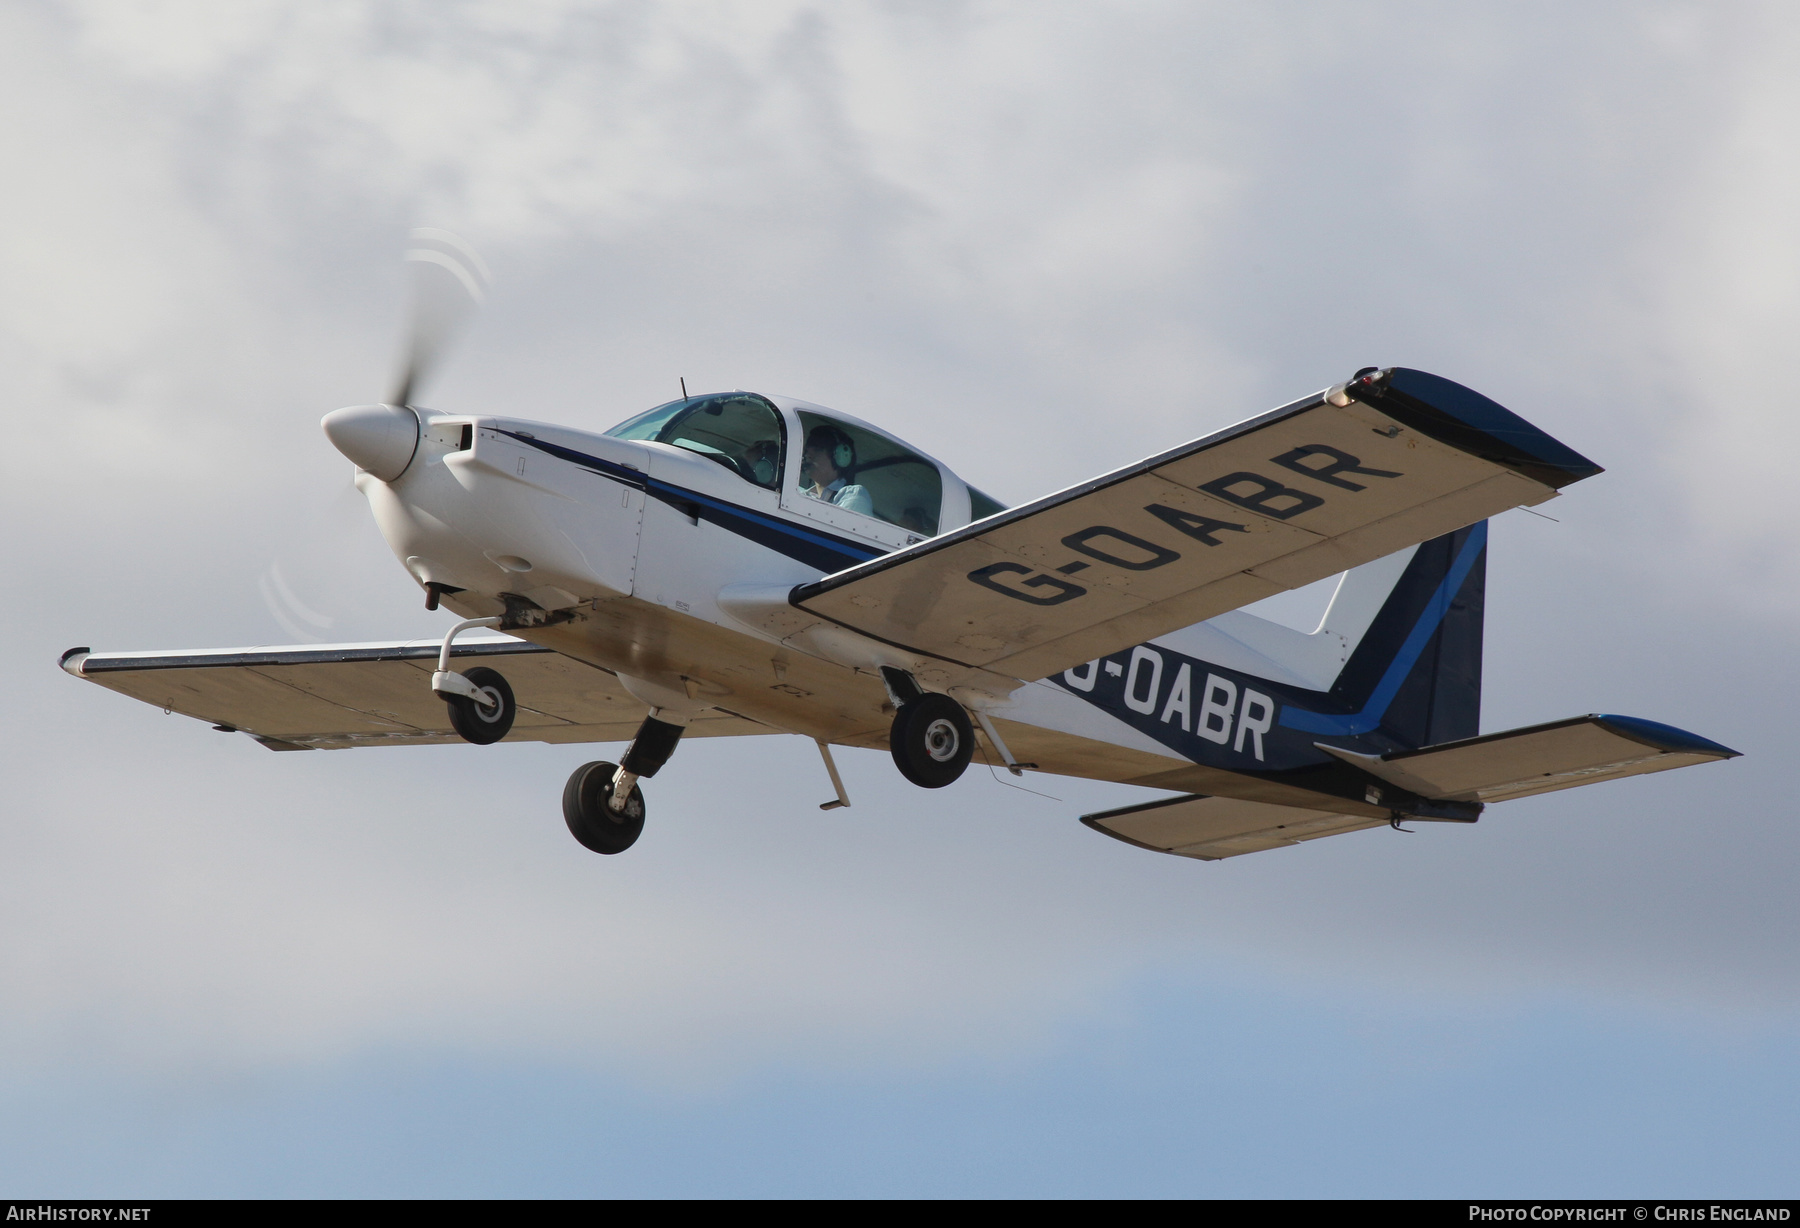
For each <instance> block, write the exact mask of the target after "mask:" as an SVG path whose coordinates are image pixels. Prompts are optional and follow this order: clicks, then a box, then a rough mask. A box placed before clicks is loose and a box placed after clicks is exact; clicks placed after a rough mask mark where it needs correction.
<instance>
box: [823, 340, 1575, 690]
mask: <svg viewBox="0 0 1800 1228" xmlns="http://www.w3.org/2000/svg"><path fill="white" fill-rule="evenodd" d="M1350 387H1351V390H1352V393H1353V394H1354V396H1356V397H1360V398H1362V399H1360V400H1358V399H1352V397H1351V396H1350V395H1346V394H1345V393H1344V392H1343V391H1341V390H1339V391H1334V392H1332V393H1326V394H1320V395H1319V396H1315V397H1310V398H1308V399H1306V400H1304V401H1298V402H1295V403H1294V404H1292V405H1289V406H1286V407H1284V408H1282V409H1278V410H1274V411H1273V412H1271V413H1268V414H1264V415H1263V416H1261V417H1259V418H1253V419H1251V420H1250V421H1248V422H1244V423H1241V424H1239V425H1237V426H1234V427H1231V428H1229V429H1227V430H1224V431H1220V432H1218V433H1217V434H1214V435H1209V436H1206V437H1205V438H1203V439H1199V440H1196V441H1194V442H1193V443H1189V444H1186V445H1184V446H1182V447H1179V448H1176V449H1174V450H1173V451H1170V452H1166V453H1163V454H1162V455H1160V456H1154V457H1151V458H1150V459H1148V460H1145V461H1141V462H1139V463H1138V464H1135V465H1131V466H1129V467H1127V468H1125V469H1121V470H1118V471H1116V472H1114V473H1110V474H1107V475H1105V476H1103V477H1100V478H1096V479H1094V480H1093V481H1091V482H1088V483H1085V484H1083V485H1081V486H1077V487H1073V488H1071V489H1069V490H1065V491H1062V492H1060V493H1058V494H1055V495H1051V496H1049V497H1047V498H1044V499H1040V500H1038V501H1037V502H1036V503H1032V504H1028V505H1026V506H1024V507H1020V508H1015V509H1013V510H1012V511H1009V512H1002V513H1000V514H999V515H996V516H990V517H988V518H987V519H985V520H981V521H977V522H976V523H975V524H973V525H970V526H968V527H967V528H964V529H961V530H958V531H957V532H954V533H949V534H945V535H944V536H942V537H938V538H933V539H932V540H931V541H929V542H925V543H922V544H920V545H918V546H915V547H912V548H910V549H907V550H903V551H899V552H897V553H895V554H892V555H887V556H885V557H883V558H880V559H876V560H872V561H871V562H868V563H865V564H862V565H860V566H857V567H853V568H850V569H849V570H847V571H843V572H839V573H838V574H836V575H834V576H828V577H826V578H825V579H823V580H820V581H817V582H816V583H812V584H804V585H801V586H800V587H798V588H796V589H794V590H793V594H792V596H791V598H790V600H791V601H792V602H793V604H794V605H795V606H798V607H799V608H800V609H802V610H806V611H808V612H810V613H813V614H815V615H818V616H821V617H824V618H827V619H830V620H831V621H833V622H836V623H838V624H840V625H841V626H844V627H848V628H851V629H852V630H855V631H859V632H862V633H863V634H865V635H870V636H873V637H875V638H876V639H880V640H884V641H886V642H888V643H890V644H894V645H897V646H899V647H902V648H905V649H907V650H909V651H912V652H916V653H922V654H926V655H930V656H936V657H939V658H942V659H945V660H949V661H954V662H957V663H959V664H962V665H967V666H973V667H979V668H985V669H989V670H993V671H995V672H998V673H1002V674H1006V675H1009V676H1011V677H1014V678H1020V679H1026V680H1030V679H1035V678H1042V677H1047V676H1048V675H1050V674H1052V673H1055V672H1057V671H1058V670H1062V669H1067V668H1069V667H1072V666H1075V665H1079V664H1081V663H1083V662H1085V661H1090V660H1093V659H1095V658H1096V657H1101V656H1104V655H1106V654H1107V653H1111V652H1116V651H1118V650H1119V649H1121V648H1127V647H1130V646H1131V645H1133V644H1139V643H1142V642H1144V641H1146V640H1149V639H1151V638H1153V637H1155V636H1158V635H1163V634H1166V633H1168V632H1170V631H1173V630H1176V629H1177V628H1181V627H1187V626H1192V625H1193V624H1195V623H1197V622H1202V621H1204V620H1206V619H1208V618H1212V617H1214V616H1216V615H1219V614H1223V613H1225V612H1227V611H1229V610H1234V609H1237V608H1238V607H1240V606H1243V605H1247V604H1248V603H1250V602H1253V601H1257V600H1259V599H1261V598H1263V597H1267V596H1269V595H1271V594H1273V593H1276V592H1280V591H1283V590H1286V589H1291V588H1298V587H1300V586H1301V585H1304V584H1310V583H1312V582H1313V581H1314V580H1318V579H1321V578H1323V577H1325V576H1329V575H1333V574H1335V573H1337V572H1340V571H1344V570H1346V569H1348V568H1351V567H1356V566H1359V565H1360V564H1363V563H1366V562H1369V561H1371V560H1373V559H1378V558H1382V557H1384V556H1386V555H1388V554H1391V553H1393V552H1394V551H1396V550H1400V549H1404V548H1405V547H1407V546H1411V545H1415V544H1417V543H1418V542H1421V541H1425V540H1428V539H1430V538H1433V537H1437V536H1439V535H1441V534H1444V533H1448V532H1451V531H1453V530H1455V529H1459V528H1462V527H1463V526H1464V525H1468V524H1472V523H1474V522H1475V521H1477V520H1481V519H1483V518H1485V517H1488V516H1492V515H1494V514H1496V513H1498V512H1502V511H1505V510H1507V509H1508V508H1512V507H1517V506H1519V505H1521V504H1532V503H1540V502H1542V501H1544V500H1545V499H1548V498H1551V497H1552V496H1553V495H1554V494H1555V493H1556V489H1557V488H1558V487H1560V486H1563V485H1567V484H1568V483H1570V482H1574V481H1578V480H1580V479H1581V478H1584V477H1588V476H1590V475H1592V474H1594V473H1598V472H1599V468H1598V466H1596V465H1594V464H1593V463H1592V462H1591V461H1588V460H1586V459H1585V458H1583V457H1581V456H1578V455H1576V454H1575V453H1573V452H1571V451H1569V449H1568V448H1566V447H1564V446H1563V445H1562V444H1560V443H1558V442H1557V441H1556V440H1554V439H1552V438H1551V437H1550V436H1548V435H1546V434H1544V433H1543V432H1542V431H1539V430H1538V429H1537V428H1535V427H1533V426H1532V425H1531V424H1530V423H1528V422H1526V421H1524V420H1523V419H1522V418H1519V417H1518V416H1517V415H1515V414H1513V413H1511V412H1510V411H1508V410H1507V409H1505V408H1503V407H1502V406H1500V405H1497V404H1495V403H1494V402H1492V401H1489V400H1488V399H1487V398H1485V397H1482V396H1480V395H1479V394H1478V393H1475V392H1472V391H1470V390H1469V389H1467V388H1463V387H1461V385H1458V384H1453V383H1451V382H1450V381H1448V380H1443V379H1439V378H1438V377H1436V376H1431V375H1426V374H1425V373H1423V372H1418V371H1407V370H1405V369H1404V368H1396V369H1394V370H1392V371H1389V372H1384V373H1382V374H1381V375H1379V376H1371V377H1369V378H1367V379H1364V380H1359V381H1357V382H1356V383H1354V384H1352V385H1351V386H1350ZM1096 429H1101V428H1099V427H1097V428H1096Z"/></svg>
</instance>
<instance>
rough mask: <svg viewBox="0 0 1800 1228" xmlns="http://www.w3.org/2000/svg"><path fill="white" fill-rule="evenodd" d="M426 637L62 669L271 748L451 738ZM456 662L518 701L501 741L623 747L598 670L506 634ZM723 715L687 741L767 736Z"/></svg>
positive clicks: (620, 723)
mask: <svg viewBox="0 0 1800 1228" xmlns="http://www.w3.org/2000/svg"><path fill="white" fill-rule="evenodd" d="M438 648H439V644H438V642H437V641H435V640H434V641H426V640H408V641H406V642H404V643H395V644H334V645H300V646H295V647H283V648H233V649H213V650H207V651H200V652H146V653H131V654H118V655H107V654H102V653H94V652H90V651H88V650H87V649H84V648H78V649H74V650H72V651H70V652H68V653H65V654H64V655H63V660H62V666H63V668H64V669H66V670H68V671H69V672H70V673H71V674H74V675H75V676H76V677H78V678H86V679H87V680H88V681H90V682H97V683H99V684H100V685H101V686H103V687H106V688H107V689H108V690H113V691H118V692H119V693H120V694H122V695H129V696H131V697H132V698H133V699H141V700H143V701H144V702H145V703H148V704H151V705H153V706H155V707H158V708H161V709H162V710H163V711H164V712H169V713H175V712H179V713H181V714H182V715H183V716H191V717H194V718H196V719H198V720H203V721H206V722H207V723H209V724H211V725H214V726H217V727H221V728H223V730H224V731H225V732H228V733H230V732H242V733H246V734H249V735H250V736H251V737H253V738H255V739H256V740H257V741H258V742H261V743H262V744H263V745H264V746H266V747H268V748H269V749H270V750H314V749H320V750H337V749H342V748H345V747H351V746H418V745H430V744H435V743H454V742H460V741H461V740H462V739H461V738H459V737H458V736H457V735H456V734H455V733H454V732H453V731H452V730H451V728H450V720H449V716H448V711H447V709H446V707H445V705H444V701H443V700H441V699H439V698H438V697H437V696H435V695H433V694H432V693H431V671H432V670H433V669H435V668H436V667H437V657H438ZM450 655H451V656H452V658H453V659H454V660H455V661H456V662H458V663H459V665H460V666H461V667H463V668H467V667H468V666H470V665H474V664H481V665H487V666H490V667H492V668H497V669H499V670H500V672H501V673H503V674H504V675H505V676H506V680H507V682H509V683H510V684H511V685H512V688H513V694H514V695H515V696H516V697H517V699H518V703H519V714H518V717H517V718H516V719H515V720H514V722H513V727H512V732H510V733H508V734H507V735H506V738H505V740H506V741H508V742H629V741H630V740H631V738H632V735H633V734H635V733H636V732H637V727H638V723H639V722H640V721H642V720H643V718H644V705H643V703H642V702H641V701H639V700H637V699H633V698H632V697H631V696H630V695H628V694H626V692H625V689H624V688H623V687H622V686H620V685H619V680H618V679H617V678H615V677H613V675H611V674H610V673H608V672H607V671H605V670H603V669H599V668H596V667H595V666H592V665H587V664H585V663H583V662H581V661H577V660H575V659H574V658H572V657H566V656H563V655H562V654H561V653H558V652H555V651H552V650H551V649H548V648H543V647H540V646H539V645H536V644H528V643H526V642H524V641H523V640H515V639H504V640H500V639H473V638H471V639H463V640H458V641H457V643H456V645H455V647H454V648H453V649H452V651H451V654H450ZM776 732H779V731H777V730H774V729H771V728H769V727H768V726H767V725H762V724H758V723H757V722H755V721H752V720H748V719H746V718H744V717H740V716H735V715H732V714H730V713H725V712H719V711H716V710H715V711H711V712H706V713H702V714H701V715H700V717H699V718H697V719H696V720H695V721H694V722H693V724H692V725H690V726H689V727H688V736H689V737H708V736H719V735H730V734H751V733H776Z"/></svg>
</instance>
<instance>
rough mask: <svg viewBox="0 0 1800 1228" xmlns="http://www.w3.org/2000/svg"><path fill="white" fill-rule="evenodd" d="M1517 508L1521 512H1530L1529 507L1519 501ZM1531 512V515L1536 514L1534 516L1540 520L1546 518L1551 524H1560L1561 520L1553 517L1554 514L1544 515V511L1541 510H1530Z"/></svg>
mask: <svg viewBox="0 0 1800 1228" xmlns="http://www.w3.org/2000/svg"><path fill="white" fill-rule="evenodd" d="M1519 510H1520V511H1521V512H1531V509H1530V508H1528V507H1526V506H1525V505H1524V504H1523V503H1521V504H1520V505H1519ZM1531 514H1532V515H1533V516H1536V517H1538V518H1539V519H1540V520H1548V521H1549V522H1550V523H1551V524H1561V523H1562V521H1560V520H1558V519H1557V518H1556V517H1554V516H1546V515H1544V513H1542V512H1531Z"/></svg>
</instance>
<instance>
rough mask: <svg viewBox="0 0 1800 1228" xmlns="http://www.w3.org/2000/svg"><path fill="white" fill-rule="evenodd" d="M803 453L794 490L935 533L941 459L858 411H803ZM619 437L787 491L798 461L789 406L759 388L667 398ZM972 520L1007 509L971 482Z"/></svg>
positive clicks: (625, 425)
mask: <svg viewBox="0 0 1800 1228" xmlns="http://www.w3.org/2000/svg"><path fill="white" fill-rule="evenodd" d="M795 417H796V418H797V419H798V425H799V428H800V440H799V442H798V447H799V450H800V456H799V457H798V458H797V460H798V464H797V465H795V466H794V473H795V476H794V479H793V481H794V484H795V489H794V492H793V493H794V494H796V495H798V496H801V497H803V498H811V499H816V500H818V501H819V502H821V503H829V504H832V505H834V506H835V507H837V508H838V509H840V510H842V511H849V512H855V513H857V514H860V515H864V516H872V517H874V518H875V519H877V520H881V521H885V522H886V523H888V524H890V525H894V526H896V527H899V528H902V529H905V530H906V531H907V532H909V533H915V534H918V535H919V536H921V537H932V536H935V535H936V534H937V533H938V531H939V529H938V526H939V523H940V520H941V517H942V511H943V506H944V482H943V476H942V473H941V471H940V470H939V467H938V465H937V463H936V462H934V461H932V460H930V459H929V458H927V457H925V456H921V455H920V454H919V453H917V452H914V451H913V450H912V449H910V448H908V447H907V446H906V445H905V444H902V443H900V442H899V441H898V440H895V439H892V438H890V437H889V436H887V435H884V434H882V433H880V432H879V431H875V430H872V429H870V428H869V427H867V426H864V425H863V424H862V423H859V422H856V421H854V420H853V419H846V418H840V417H834V416H830V415H827V414H822V413H818V412H815V411H813V410H809V409H808V410H797V411H796V413H795ZM606 433H607V434H608V435H610V436H612V437H613V438H615V439H637V440H644V441H647V442H654V443H666V444H671V445H673V446H675V447H677V448H684V449H686V450H687V451H689V452H695V453H698V454H699V455H701V456H704V457H706V458H707V459H708V460H711V461H715V462H717V463H718V464H720V465H722V466H724V467H725V468H727V469H729V470H731V471H732V472H733V473H734V474H736V475H737V476H738V477H740V478H742V479H743V480H744V481H746V482H749V483H751V484H752V485H755V486H760V487H762V488H764V489H765V490H773V491H779V490H780V489H781V481H782V474H783V473H784V472H785V471H787V469H788V468H789V456H788V449H789V446H790V445H789V443H788V440H787V429H786V423H785V421H784V418H783V415H782V414H781V412H780V411H779V410H778V409H776V407H775V405H774V404H773V403H772V402H770V401H769V400H767V399H766V398H764V397H760V396H757V395H756V394H755V393H750V392H726V393H714V394H709V395H706V396H698V397H688V398H685V399H683V400H680V401H670V402H669V403H668V404H666V405H658V406H657V407H656V408H655V409H651V410H647V411H645V412H644V413H641V414H639V415H637V416H636V417H635V418H629V419H627V420H626V421H624V422H621V423H620V424H619V425H618V426H615V427H613V428H612V429H611V430H610V431H607V432H606ZM969 500H970V505H971V506H970V511H971V513H972V519H975V520H980V519H981V518H982V517H984V516H991V515H993V514H994V513H995V512H998V511H1001V510H1003V508H1002V505H1001V504H1000V503H998V502H996V501H995V500H993V499H991V498H989V497H988V496H987V495H984V494H982V493H981V492H980V491H978V490H975V489H974V488H973V487H970V488H969Z"/></svg>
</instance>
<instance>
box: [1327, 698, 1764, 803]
mask: <svg viewBox="0 0 1800 1228" xmlns="http://www.w3.org/2000/svg"><path fill="white" fill-rule="evenodd" d="M1317 745H1318V747H1319V749H1320V750H1324V751H1329V752H1330V753H1331V754H1333V755H1336V756H1337V757H1338V758H1339V759H1342V760H1344V762H1346V763H1351V764H1354V765H1356V766H1357V767H1359V768H1362V769H1363V770H1364V771H1366V772H1368V773H1369V774H1370V775H1372V776H1376V777H1379V778H1380V779H1382V780H1385V781H1387V782H1388V783H1389V784H1395V785H1399V786H1400V787H1401V788H1402V789H1408V790H1411V791H1412V792H1414V793H1417V794H1419V795H1420V796H1421V797H1429V798H1434V799H1446V800H1455V801H1469V802H1503V801H1506V800H1508V799H1509V798H1514V797H1530V796H1531V795H1533V794H1535V793H1550V792H1552V791H1554V790H1557V789H1572V788H1574V787H1575V786H1576V785H1589V784H1593V783H1595V782H1596V781H1601V780H1617V779H1618V778H1620V777H1621V776H1638V775H1642V774H1643V773H1645V772H1666V771H1668V770H1669V769H1670V768H1678V767H1688V766H1690V765H1692V764H1695V763H1710V762H1713V761H1714V760H1717V759H1733V758H1736V757H1737V755H1738V752H1737V751H1735V750H1732V749H1731V748H1730V747H1727V746H1720V745H1719V744H1718V743H1717V742H1711V741H1708V740H1707V739H1705V738H1703V737H1700V736H1699V735H1697V734H1692V733H1687V732H1685V731H1684V730H1680V729H1675V728H1673V727H1671V726H1668V725H1659V724H1657V723H1656V722H1655V721H1645V720H1639V719H1638V718H1636V717H1632V716H1604V715H1595V716H1577V717H1574V718H1571V719H1570V720H1566V721H1552V722H1551V723H1550V724H1547V725H1531V726H1528V727H1526V728H1524V729H1509V730H1507V731H1506V732H1505V733H1490V734H1486V735H1484V736H1482V737H1479V738H1465V739H1464V740H1462V741H1460V742H1446V743H1444V744H1442V745H1441V746H1427V747H1424V748H1422V749H1420V750H1404V751H1395V752H1393V753H1392V754H1387V755H1361V754H1357V753H1356V752H1355V751H1347V750H1344V749H1342V748H1341V747H1336V746H1326V745H1325V744H1324V743H1322V742H1321V743H1317Z"/></svg>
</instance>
